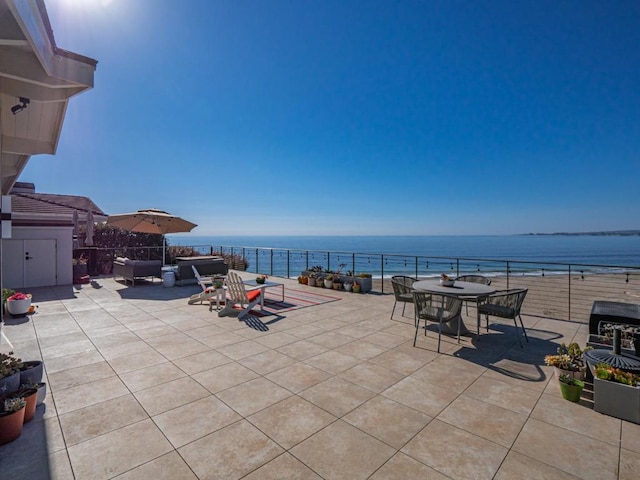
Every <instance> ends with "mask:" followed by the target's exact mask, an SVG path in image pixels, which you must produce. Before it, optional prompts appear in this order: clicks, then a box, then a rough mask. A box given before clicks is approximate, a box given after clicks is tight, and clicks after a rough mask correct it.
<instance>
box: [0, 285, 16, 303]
mask: <svg viewBox="0 0 640 480" xmlns="http://www.w3.org/2000/svg"><path fill="white" fill-rule="evenodd" d="M14 293H16V291H15V290H11V289H10V288H3V289H2V306H3V307H4V306H5V305H6V304H7V298H9V297H10V296H11V295H13V294H14Z"/></svg>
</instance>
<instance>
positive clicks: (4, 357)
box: [0, 352, 22, 396]
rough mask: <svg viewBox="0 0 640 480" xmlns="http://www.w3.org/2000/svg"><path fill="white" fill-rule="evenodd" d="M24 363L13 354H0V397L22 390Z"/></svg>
mask: <svg viewBox="0 0 640 480" xmlns="http://www.w3.org/2000/svg"><path fill="white" fill-rule="evenodd" d="M21 367H22V361H21V360H20V359H19V358H16V357H14V356H13V352H9V353H8V354H7V353H0V396H1V395H7V394H9V393H13V392H15V391H16V390H18V388H20V368H21Z"/></svg>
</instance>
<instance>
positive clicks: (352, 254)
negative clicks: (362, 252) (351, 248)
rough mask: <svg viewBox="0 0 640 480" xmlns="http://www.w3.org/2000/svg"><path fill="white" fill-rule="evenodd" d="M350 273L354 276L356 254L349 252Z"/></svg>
mask: <svg viewBox="0 0 640 480" xmlns="http://www.w3.org/2000/svg"><path fill="white" fill-rule="evenodd" d="M351 272H352V273H353V274H354V275H355V274H356V254H355V252H351Z"/></svg>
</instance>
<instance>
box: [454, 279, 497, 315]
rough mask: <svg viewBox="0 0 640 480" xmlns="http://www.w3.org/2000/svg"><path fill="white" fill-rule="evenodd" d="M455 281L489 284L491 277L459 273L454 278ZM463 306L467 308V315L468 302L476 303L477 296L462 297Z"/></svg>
mask: <svg viewBox="0 0 640 480" xmlns="http://www.w3.org/2000/svg"><path fill="white" fill-rule="evenodd" d="M456 281H460V282H471V283H481V284H482V285H491V279H490V278H489V277H485V276H484V275H460V276H459V277H457V278H456ZM463 300H464V306H465V308H466V309H467V315H469V303H468V302H474V303H477V301H478V299H477V297H474V298H464V297H463Z"/></svg>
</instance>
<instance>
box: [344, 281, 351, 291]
mask: <svg viewBox="0 0 640 480" xmlns="http://www.w3.org/2000/svg"><path fill="white" fill-rule="evenodd" d="M343 287H344V291H345V292H350V291H351V289H352V288H353V283H351V282H344V284H343Z"/></svg>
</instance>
